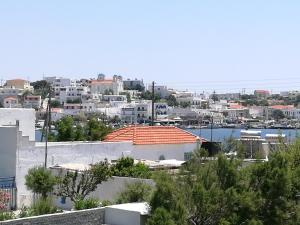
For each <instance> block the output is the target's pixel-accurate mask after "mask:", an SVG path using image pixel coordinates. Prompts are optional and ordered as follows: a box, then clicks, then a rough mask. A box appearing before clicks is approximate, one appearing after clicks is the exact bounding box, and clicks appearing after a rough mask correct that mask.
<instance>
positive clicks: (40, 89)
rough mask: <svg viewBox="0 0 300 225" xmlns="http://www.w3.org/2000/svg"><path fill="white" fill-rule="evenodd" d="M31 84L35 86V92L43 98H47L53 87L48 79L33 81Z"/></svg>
mask: <svg viewBox="0 0 300 225" xmlns="http://www.w3.org/2000/svg"><path fill="white" fill-rule="evenodd" d="M31 86H33V89H34V94H36V95H41V96H42V98H43V99H45V98H46V96H47V95H48V93H49V90H50V88H51V86H50V84H49V83H48V82H47V81H46V80H38V81H35V82H32V83H31Z"/></svg>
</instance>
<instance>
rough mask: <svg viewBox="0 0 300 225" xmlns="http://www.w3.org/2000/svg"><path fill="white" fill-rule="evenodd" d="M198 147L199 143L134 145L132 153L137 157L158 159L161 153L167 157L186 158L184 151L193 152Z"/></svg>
mask: <svg viewBox="0 0 300 225" xmlns="http://www.w3.org/2000/svg"><path fill="white" fill-rule="evenodd" d="M196 148H197V143H188V144H160V145H133V150H132V154H131V155H132V157H133V158H135V159H149V160H158V159H159V157H160V156H161V155H164V156H165V159H177V160H184V153H185V152H192V151H194V150H195V149H196Z"/></svg>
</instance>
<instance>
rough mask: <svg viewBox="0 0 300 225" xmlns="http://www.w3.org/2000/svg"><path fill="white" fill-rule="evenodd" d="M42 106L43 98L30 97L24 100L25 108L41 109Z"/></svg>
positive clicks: (38, 96) (37, 96)
mask: <svg viewBox="0 0 300 225" xmlns="http://www.w3.org/2000/svg"><path fill="white" fill-rule="evenodd" d="M41 106H42V97H41V96H40V95H28V96H26V97H25V99H24V103H23V107H24V108H34V109H39V108H40V107H41Z"/></svg>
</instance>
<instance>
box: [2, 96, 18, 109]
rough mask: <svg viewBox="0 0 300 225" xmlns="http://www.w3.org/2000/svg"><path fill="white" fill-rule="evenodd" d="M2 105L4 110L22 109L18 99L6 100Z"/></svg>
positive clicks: (10, 98)
mask: <svg viewBox="0 0 300 225" xmlns="http://www.w3.org/2000/svg"><path fill="white" fill-rule="evenodd" d="M2 105H3V107H4V108H21V105H20V104H19V103H18V98H16V97H6V98H4V99H3V103H2Z"/></svg>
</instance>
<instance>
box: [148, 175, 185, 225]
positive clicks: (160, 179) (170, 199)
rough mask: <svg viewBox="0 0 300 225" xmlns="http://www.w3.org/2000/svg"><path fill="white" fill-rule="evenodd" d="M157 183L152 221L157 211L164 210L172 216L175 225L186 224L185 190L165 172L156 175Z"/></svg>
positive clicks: (151, 204)
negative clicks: (183, 194)
mask: <svg viewBox="0 0 300 225" xmlns="http://www.w3.org/2000/svg"><path fill="white" fill-rule="evenodd" d="M155 182H156V186H155V190H154V193H153V195H152V198H151V200H150V206H151V212H152V214H151V216H150V221H152V220H154V219H155V216H156V210H158V209H159V208H163V209H164V210H166V211H167V212H168V213H169V214H170V216H171V218H172V219H173V220H174V224H178V225H184V224H186V223H187V214H186V206H185V205H184V202H183V196H182V193H183V192H182V191H183V190H182V189H181V188H180V186H178V185H177V184H176V182H175V180H174V179H173V178H172V177H171V176H170V175H168V174H166V173H164V172H161V173H158V174H156V177H155Z"/></svg>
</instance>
